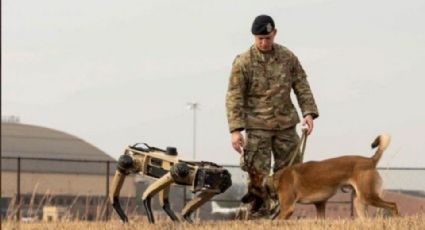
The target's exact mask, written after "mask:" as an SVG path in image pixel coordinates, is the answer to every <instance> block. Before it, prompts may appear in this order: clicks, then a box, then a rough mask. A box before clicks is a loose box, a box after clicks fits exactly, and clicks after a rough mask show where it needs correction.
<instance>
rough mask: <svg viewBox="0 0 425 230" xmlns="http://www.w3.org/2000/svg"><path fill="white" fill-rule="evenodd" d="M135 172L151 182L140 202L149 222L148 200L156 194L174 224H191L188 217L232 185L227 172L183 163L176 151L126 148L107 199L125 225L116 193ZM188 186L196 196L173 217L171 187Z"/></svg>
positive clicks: (203, 164) (209, 165) (208, 164)
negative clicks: (181, 220) (129, 175)
mask: <svg viewBox="0 0 425 230" xmlns="http://www.w3.org/2000/svg"><path fill="white" fill-rule="evenodd" d="M129 173H138V174H141V175H142V176H147V177H150V178H153V179H154V180H155V181H154V182H153V183H152V184H150V185H149V186H148V187H147V188H146V190H145V191H144V192H143V195H142V200H143V204H144V206H145V208H146V213H147V216H148V219H149V222H151V223H154V217H153V213H152V209H151V204H150V203H151V198H152V197H153V196H154V195H156V194H157V193H159V199H160V203H161V205H162V207H163V209H164V211H165V212H166V213H167V214H168V216H169V217H170V218H171V219H172V220H174V221H178V220H180V219H182V218H183V219H185V220H187V221H190V222H191V219H190V214H191V213H192V212H193V211H194V210H195V209H197V208H199V207H200V206H201V205H202V204H204V203H205V202H207V201H208V200H209V199H211V198H212V197H213V196H214V195H217V194H219V193H222V192H224V191H225V190H227V188H229V187H230V186H231V184H232V182H231V175H230V173H229V172H228V171H227V170H226V169H224V168H223V167H221V166H219V165H217V164H214V163H211V162H204V161H201V162H191V161H184V160H181V159H179V158H178V157H177V150H176V149H175V148H172V147H168V148H167V150H162V149H159V148H155V147H150V146H148V145H147V144H143V145H141V144H136V145H133V146H129V147H127V149H126V150H125V152H124V155H122V156H121V157H120V159H119V161H118V165H117V170H116V172H115V177H114V180H113V182H112V189H111V193H110V200H111V202H112V205H113V207H114V209H115V210H116V212H117V213H118V215H119V216H120V218H121V219H122V220H123V221H124V222H127V221H128V219H127V216H126V215H125V213H124V211H123V210H122V208H121V206H120V204H119V199H118V197H119V191H120V189H121V187H122V184H123V182H124V179H125V176H126V175H128V174H129ZM173 183H175V184H179V185H186V186H191V191H192V192H193V193H198V194H196V196H195V197H194V198H193V199H192V200H191V201H190V202H188V203H187V204H186V205H185V207H184V208H183V210H182V212H181V217H177V216H176V215H175V213H174V212H173V211H172V210H171V208H170V204H169V199H168V193H169V190H170V185H171V184H173Z"/></svg>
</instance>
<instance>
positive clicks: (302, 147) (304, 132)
mask: <svg viewBox="0 0 425 230" xmlns="http://www.w3.org/2000/svg"><path fill="white" fill-rule="evenodd" d="M307 136H308V135H307V129H302V135H301V140H300V142H299V143H298V146H297V151H295V152H294V153H293V154H292V157H291V161H289V164H288V165H287V166H291V165H292V164H293V163H294V160H295V158H296V157H297V153H298V151H299V154H300V158H301V162H302V159H303V158H304V151H305V146H306V145H307Z"/></svg>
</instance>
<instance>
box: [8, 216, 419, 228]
mask: <svg viewBox="0 0 425 230" xmlns="http://www.w3.org/2000/svg"><path fill="white" fill-rule="evenodd" d="M1 228H2V229H17V230H18V229H22V230H25V229H28V230H39V229H40V230H45V229H46V230H62V229H71V230H77V229H111V230H112V229H123V230H125V229H134V230H136V229H137V230H139V229H140V230H141V229H154V230H155V229H184V230H189V229H193V230H195V229H205V230H208V229H239V230H242V229H243V230H248V229H255V230H257V229H267V230H271V229H299V230H304V229H305V230H309V229H327V230H328V229H374V230H375V229H386V230H387V229H389V230H390V229H394V230H396V229H397V230H399V229H425V214H421V215H416V216H406V217H396V218H370V219H364V220H360V219H355V220H351V219H340V220H315V219H304V220H289V221H277V220H276V221H270V220H255V221H199V222H196V223H194V224H188V223H172V222H170V221H168V220H164V221H158V223H156V224H149V223H148V222H147V221H146V220H142V221H131V223H130V224H125V225H124V224H122V223H121V222H119V221H117V220H112V221H109V222H85V221H69V222H68V221H65V222H49V223H46V222H30V223H28V222H27V223H17V222H12V221H6V222H3V223H2V227H1Z"/></svg>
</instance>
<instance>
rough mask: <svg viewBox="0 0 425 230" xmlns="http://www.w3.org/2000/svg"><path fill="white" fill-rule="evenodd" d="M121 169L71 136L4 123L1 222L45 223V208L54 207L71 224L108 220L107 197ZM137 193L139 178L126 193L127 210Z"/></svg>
mask: <svg viewBox="0 0 425 230" xmlns="http://www.w3.org/2000/svg"><path fill="white" fill-rule="evenodd" d="M115 164H116V163H115V159H113V158H112V157H110V156H109V155H107V154H106V153H104V152H103V151H101V150H100V149H98V148H96V147H95V146H93V145H91V144H90V143H87V142H86V141H84V140H82V139H81V138H78V137H76V136H73V135H71V134H68V133H65V132H62V131H59V130H55V129H50V128H46V127H40V126H35V125H28V124H21V123H17V122H2V124H1V216H2V218H12V217H15V216H16V214H18V213H17V212H18V210H19V212H20V213H19V215H20V216H21V218H38V219H41V218H42V214H43V207H44V206H49V207H57V210H64V209H63V208H64V207H65V210H66V212H64V213H65V214H66V215H67V218H82V219H101V218H104V217H105V216H106V215H108V214H109V213H110V207H109V205H107V203H106V202H105V201H106V199H105V197H106V194H107V190H108V188H107V186H108V183H112V178H113V173H114V171H115ZM18 171H19V172H20V173H19V174H18ZM108 174H109V176H107V175H108ZM108 180H109V181H108ZM18 190H19V192H18ZM135 191H136V189H135V183H134V178H128V179H127V180H126V182H125V184H124V186H123V189H122V191H121V196H122V197H123V198H122V199H123V200H124V204H127V206H126V207H127V208H128V207H129V202H130V200H131V199H130V197H132V198H134V197H135ZM126 197H127V203H126ZM132 203H134V199H133V201H132ZM133 206H134V205H133ZM58 212H59V211H58ZM65 214H64V215H65Z"/></svg>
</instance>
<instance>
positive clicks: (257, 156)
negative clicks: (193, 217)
mask: <svg viewBox="0 0 425 230" xmlns="http://www.w3.org/2000/svg"><path fill="white" fill-rule="evenodd" d="M251 32H252V34H253V35H254V37H255V42H254V45H253V46H251V47H250V49H249V50H248V51H246V52H244V53H242V54H240V55H238V56H237V57H236V58H235V60H234V62H233V66H232V71H231V75H230V79H229V85H228V91H227V95H226V109H227V118H228V122H229V129H230V132H231V141H232V146H233V148H234V149H235V150H236V151H237V152H239V153H241V168H242V169H243V170H244V171H247V172H248V174H249V181H248V193H247V195H245V196H244V198H242V202H246V203H251V214H252V215H253V216H255V215H256V214H255V213H257V216H258V215H261V214H258V213H262V212H260V210H261V209H268V208H271V207H270V205H267V204H268V203H269V201H270V196H269V195H268V194H269V192H268V191H267V186H266V183H267V178H268V176H269V174H270V169H271V154H273V158H274V161H275V163H274V167H273V169H274V171H276V170H277V169H279V168H282V167H283V166H285V165H287V164H288V163H289V161H290V156H292V154H297V155H298V156H299V154H298V152H297V150H298V148H297V146H298V143H299V139H300V138H299V136H298V134H297V133H296V130H295V126H296V124H297V123H299V122H300V119H299V117H298V113H297V111H296V109H295V107H294V105H293V103H292V101H291V97H290V92H291V89H293V90H294V92H295V95H296V97H297V100H298V104H299V106H300V108H301V111H302V115H303V118H304V119H303V121H302V124H303V125H307V134H310V133H311V131H312V130H313V119H315V118H317V117H318V116H319V113H318V110H317V106H316V103H315V101H314V98H313V95H312V92H311V90H310V86H309V83H308V81H307V79H306V77H307V76H306V74H305V72H304V70H303V68H302V67H301V65H300V63H299V61H298V58H297V57H296V56H295V55H294V54H293V53H292V52H291V51H290V50H288V49H287V48H286V47H284V46H281V45H279V44H276V43H274V38H275V36H276V33H277V30H276V29H275V25H274V21H273V19H272V18H271V17H270V16H267V15H260V16H258V17H256V18H255V20H254V22H253V24H252V29H251ZM243 130H245V131H246V142H245V140H244V136H243V135H242V133H241V131H243ZM242 147H243V149H242ZM301 161H302V159H300V158H299V157H298V159H295V163H297V162H301ZM261 207H262V208H261Z"/></svg>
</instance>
